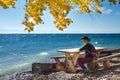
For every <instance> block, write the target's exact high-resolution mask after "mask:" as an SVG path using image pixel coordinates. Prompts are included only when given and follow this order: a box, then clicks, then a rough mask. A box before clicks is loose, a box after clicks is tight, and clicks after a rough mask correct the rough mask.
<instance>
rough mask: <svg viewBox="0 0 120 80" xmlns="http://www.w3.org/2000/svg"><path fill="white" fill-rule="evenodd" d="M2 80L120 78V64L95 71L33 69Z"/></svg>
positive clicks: (0, 77) (0, 78)
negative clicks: (70, 71) (32, 71)
mask: <svg viewBox="0 0 120 80" xmlns="http://www.w3.org/2000/svg"><path fill="white" fill-rule="evenodd" d="M0 80H120V65H114V66H112V67H111V68H109V69H107V70H105V69H100V70H98V71H97V72H95V73H88V74H87V75H85V74H82V73H66V72H64V71H60V72H52V73H49V74H32V73H31V71H25V72H20V73H15V74H11V75H5V76H0Z"/></svg>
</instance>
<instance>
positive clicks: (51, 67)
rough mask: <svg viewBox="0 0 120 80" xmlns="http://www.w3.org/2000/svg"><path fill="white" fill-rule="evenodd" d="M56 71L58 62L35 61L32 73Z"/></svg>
mask: <svg viewBox="0 0 120 80" xmlns="http://www.w3.org/2000/svg"><path fill="white" fill-rule="evenodd" d="M53 71H56V63H33V64H32V73H48V72H53Z"/></svg>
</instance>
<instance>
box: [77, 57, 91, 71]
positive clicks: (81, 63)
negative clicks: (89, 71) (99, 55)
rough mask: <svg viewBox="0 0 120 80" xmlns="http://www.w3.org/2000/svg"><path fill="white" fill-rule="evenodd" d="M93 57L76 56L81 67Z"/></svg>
mask: <svg viewBox="0 0 120 80" xmlns="http://www.w3.org/2000/svg"><path fill="white" fill-rule="evenodd" d="M92 60H93V58H78V61H77V62H78V64H79V66H80V67H81V68H82V69H83V68H86V67H85V65H84V64H85V63H89V62H92Z"/></svg>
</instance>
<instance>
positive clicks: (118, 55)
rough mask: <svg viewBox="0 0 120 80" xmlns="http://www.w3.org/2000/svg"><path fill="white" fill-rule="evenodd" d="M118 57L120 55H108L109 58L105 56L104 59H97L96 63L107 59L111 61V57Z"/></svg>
mask: <svg viewBox="0 0 120 80" xmlns="http://www.w3.org/2000/svg"><path fill="white" fill-rule="evenodd" d="M118 56H120V53H114V54H112V55H109V56H105V57H101V58H98V60H97V61H105V60H107V59H111V58H113V57H118Z"/></svg>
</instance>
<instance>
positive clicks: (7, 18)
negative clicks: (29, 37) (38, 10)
mask: <svg viewBox="0 0 120 80" xmlns="http://www.w3.org/2000/svg"><path fill="white" fill-rule="evenodd" d="M24 1H25V0H18V2H17V5H16V9H13V8H10V9H7V10H4V9H2V8H1V7H0V33H26V31H24V28H25V26H24V25H23V24H22V20H23V19H24V13H25V12H24V10H23V6H24V3H25V2H24ZM101 10H102V12H103V14H102V15H99V14H96V13H93V14H86V13H85V14H82V15H81V14H78V12H77V9H76V8H75V9H74V10H72V11H71V12H70V13H69V15H68V17H70V18H72V19H73V21H74V23H72V24H70V25H69V26H68V28H67V29H66V30H64V31H59V30H57V29H56V28H55V25H54V24H53V18H52V16H51V14H50V13H49V10H47V11H45V12H44V16H43V20H44V23H45V24H41V25H38V26H36V27H35V29H34V31H33V32H32V33H120V5H112V6H110V4H109V3H104V7H103V8H102V9H101Z"/></svg>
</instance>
